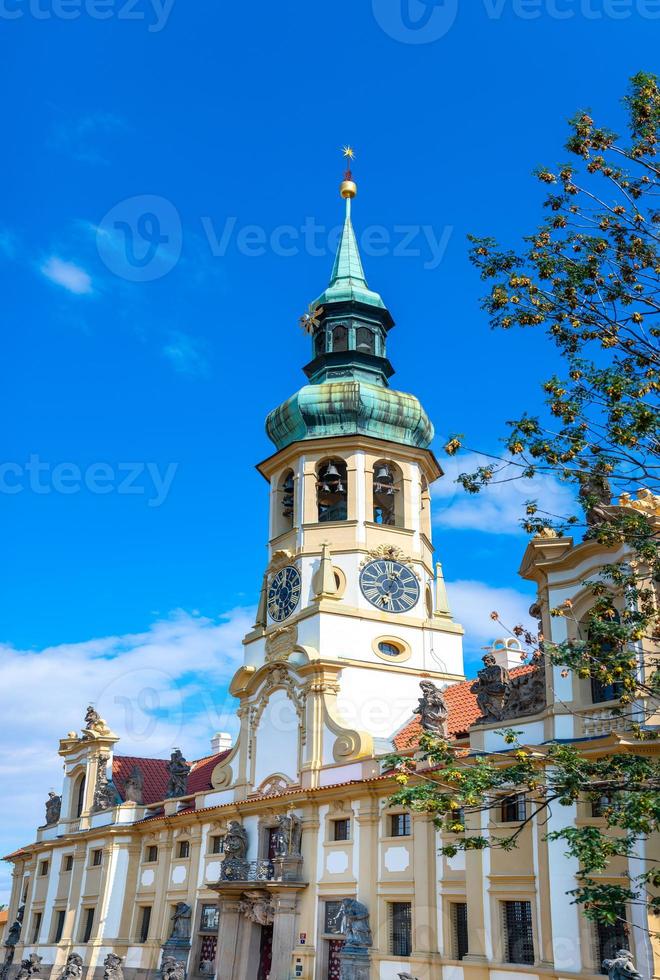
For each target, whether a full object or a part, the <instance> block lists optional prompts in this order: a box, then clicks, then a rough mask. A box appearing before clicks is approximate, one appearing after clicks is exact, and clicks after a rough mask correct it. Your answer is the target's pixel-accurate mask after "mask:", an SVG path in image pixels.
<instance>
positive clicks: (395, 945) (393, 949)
mask: <svg viewBox="0 0 660 980" xmlns="http://www.w3.org/2000/svg"><path fill="white" fill-rule="evenodd" d="M389 912H390V915H389V919H390V953H391V954H392V956H410V953H411V951H412V906H411V904H410V902H390V906H389Z"/></svg>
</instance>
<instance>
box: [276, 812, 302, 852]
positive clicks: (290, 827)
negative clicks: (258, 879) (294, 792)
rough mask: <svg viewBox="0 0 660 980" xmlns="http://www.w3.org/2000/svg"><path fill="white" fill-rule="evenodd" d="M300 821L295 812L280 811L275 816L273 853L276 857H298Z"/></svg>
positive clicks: (300, 841)
mask: <svg viewBox="0 0 660 980" xmlns="http://www.w3.org/2000/svg"><path fill="white" fill-rule="evenodd" d="M301 843H302V821H301V819H300V817H298V816H297V815H296V814H295V813H282V814H280V815H279V816H278V818H277V834H276V838H275V853H276V855H277V856H278V857H300V854H301V851H300V847H301Z"/></svg>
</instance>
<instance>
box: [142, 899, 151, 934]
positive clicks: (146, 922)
mask: <svg viewBox="0 0 660 980" xmlns="http://www.w3.org/2000/svg"><path fill="white" fill-rule="evenodd" d="M150 924H151V905H143V906H142V907H141V909H140V935H139V942H141V943H146V941H147V939H148V938H149V926H150Z"/></svg>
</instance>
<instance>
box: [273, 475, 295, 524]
mask: <svg viewBox="0 0 660 980" xmlns="http://www.w3.org/2000/svg"><path fill="white" fill-rule="evenodd" d="M294 488H295V484H294V480H293V470H287V471H286V472H285V473H283V474H282V476H281V477H280V479H279V481H278V484H277V494H276V497H275V504H274V507H275V513H274V515H273V517H274V520H273V524H274V529H273V530H274V534H275V536H277V535H278V534H284V533H285V531H290V530H291V528H292V527H293V515H294Z"/></svg>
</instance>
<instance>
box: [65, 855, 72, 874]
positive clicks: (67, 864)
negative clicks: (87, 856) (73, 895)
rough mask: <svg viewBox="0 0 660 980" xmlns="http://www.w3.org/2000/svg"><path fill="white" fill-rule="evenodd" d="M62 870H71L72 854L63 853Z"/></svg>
mask: <svg viewBox="0 0 660 980" xmlns="http://www.w3.org/2000/svg"><path fill="white" fill-rule="evenodd" d="M64 870H65V871H72V870H73V854H65V855H64Z"/></svg>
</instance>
